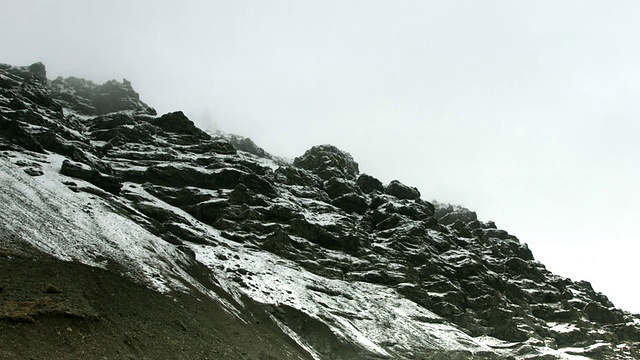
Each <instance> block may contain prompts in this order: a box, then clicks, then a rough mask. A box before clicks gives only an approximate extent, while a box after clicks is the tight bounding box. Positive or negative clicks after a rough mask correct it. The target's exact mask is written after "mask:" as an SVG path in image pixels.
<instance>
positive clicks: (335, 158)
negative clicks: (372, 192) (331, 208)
mask: <svg viewBox="0 0 640 360" xmlns="http://www.w3.org/2000/svg"><path fill="white" fill-rule="evenodd" d="M293 165H295V166H298V167H300V168H302V169H305V170H309V171H311V172H312V173H314V174H316V175H318V176H320V177H321V178H322V179H324V180H329V179H331V178H344V179H347V180H355V179H356V177H357V176H358V173H359V172H360V170H359V169H358V163H357V162H355V161H354V160H353V157H352V156H351V155H350V154H349V153H347V152H344V151H342V150H340V149H338V148H337V147H335V146H333V145H318V146H314V147H312V148H311V149H309V150H307V151H306V152H305V153H304V154H303V155H302V156H300V157H297V158H295V159H294V160H293Z"/></svg>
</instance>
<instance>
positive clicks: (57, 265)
mask: <svg viewBox="0 0 640 360" xmlns="http://www.w3.org/2000/svg"><path fill="white" fill-rule="evenodd" d="M0 240H2V239H0ZM2 242H3V241H0V358H1V359H21V360H22V359H265V360H266V359H274V360H275V359H278V360H279V359H300V358H302V359H307V358H310V356H309V355H308V354H307V353H305V352H304V350H302V349H301V348H299V347H298V346H297V345H296V344H295V343H293V342H292V341H291V339H290V338H288V337H286V335H284V334H283V333H282V332H281V331H280V330H279V328H278V327H277V326H276V325H275V324H274V323H273V322H272V321H271V320H270V318H269V317H268V316H267V315H266V313H265V312H264V310H262V307H261V306H260V305H259V304H246V305H248V306H246V308H245V309H243V310H242V311H241V312H242V315H241V317H242V318H243V319H244V320H240V317H238V316H237V315H233V314H230V313H229V312H228V311H226V310H225V309H223V307H222V306H221V305H219V304H218V303H217V302H216V301H214V300H211V299H209V298H207V297H205V296H203V295H201V294H199V293H197V292H192V293H190V294H186V293H178V292H174V293H171V294H160V293H158V292H155V291H152V290H150V289H148V288H146V287H144V286H143V285H140V284H137V283H134V282H132V281H131V280H129V279H127V278H125V277H122V276H120V275H117V274H115V273H113V272H110V271H107V270H103V269H98V268H93V267H90V266H87V265H83V264H81V263H77V262H66V261H60V260H57V259H54V258H52V257H50V256H48V255H43V254H39V253H36V252H35V251H33V250H29V249H26V251H16V249H15V247H14V248H13V249H12V250H11V251H8V250H3V248H5V249H6V247H5V246H2V245H3V244H2ZM4 245H7V243H4ZM23 250H25V249H23ZM217 291H218V292H221V290H220V289H217Z"/></svg>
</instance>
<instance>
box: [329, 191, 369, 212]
mask: <svg viewBox="0 0 640 360" xmlns="http://www.w3.org/2000/svg"><path fill="white" fill-rule="evenodd" d="M331 203H332V204H333V205H335V206H337V207H339V208H340V209H342V210H344V211H346V212H348V213H355V214H361V215H362V214H364V213H365V212H366V211H367V209H368V208H369V204H367V200H366V199H365V198H364V197H362V196H360V195H358V194H356V193H348V194H344V195H341V196H338V197H337V198H335V199H333V200H332V201H331Z"/></svg>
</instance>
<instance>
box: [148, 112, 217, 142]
mask: <svg viewBox="0 0 640 360" xmlns="http://www.w3.org/2000/svg"><path fill="white" fill-rule="evenodd" d="M149 122H151V123H152V124H153V125H155V126H157V127H159V128H161V129H162V130H164V131H168V132H173V133H178V134H185V135H195V136H197V137H198V138H200V139H204V140H209V139H211V136H210V135H209V134H207V133H205V132H204V131H202V130H200V129H198V128H197V127H196V125H195V124H194V123H193V121H191V120H189V118H188V117H187V116H186V115H185V114H184V113H183V112H182V111H176V112H172V113H167V114H164V115H162V116H160V117H159V118H156V119H149Z"/></svg>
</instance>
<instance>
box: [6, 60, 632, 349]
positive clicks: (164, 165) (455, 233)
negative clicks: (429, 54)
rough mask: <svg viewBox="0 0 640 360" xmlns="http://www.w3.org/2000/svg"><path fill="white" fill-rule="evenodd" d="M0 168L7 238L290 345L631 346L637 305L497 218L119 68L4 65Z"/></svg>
mask: <svg viewBox="0 0 640 360" xmlns="http://www.w3.org/2000/svg"><path fill="white" fill-rule="evenodd" d="M0 163H1V166H2V169H3V171H2V174H3V176H2V179H1V181H2V187H3V194H2V197H1V198H0V200H1V201H2V203H3V204H8V205H7V210H6V211H5V212H3V213H2V214H0V219H2V223H3V229H2V234H3V235H4V236H11V237H12V238H13V239H16V240H15V241H16V242H17V243H24V244H30V245H31V246H33V247H35V248H36V249H38V250H40V251H42V252H45V253H47V254H51V255H53V256H55V257H57V258H59V259H61V260H65V261H77V262H81V263H83V264H87V265H91V266H94V267H102V268H114V266H113V264H118V267H117V269H119V270H114V271H119V272H120V273H122V274H126V276H128V277H129V278H131V279H133V280H135V281H138V282H141V283H144V284H147V286H149V287H150V288H152V289H155V290H156V291H159V292H162V293H165V294H171V293H172V292H181V293H190V292H195V293H198V294H201V295H205V296H208V297H210V298H211V299H213V300H215V301H218V302H219V303H220V304H223V306H225V307H226V308H227V309H228V311H229V312H231V313H238V312H239V310H238V309H244V308H246V307H247V306H248V304H252V306H253V307H256V308H259V309H260V310H259V311H262V312H264V313H265V314H267V315H265V316H266V317H267V318H268V319H269V321H271V322H273V323H274V324H276V325H277V327H278V328H279V329H281V331H282V332H283V334H286V336H288V337H289V338H290V339H293V340H294V341H295V342H296V344H298V345H299V347H300V348H302V349H304V351H303V353H302V355H299V356H300V357H311V358H319V359H325V358H327V359H358V358H360V359H372V358H380V359H383V358H393V359H396V358H399V359H403V358H404V359H415V358H424V359H431V358H438V359H443V358H444V359H467V358H482V359H485V358H486V359H491V358H519V359H520V358H523V359H527V358H528V359H556V358H593V359H621V358H629V359H632V358H638V357H640V352H639V350H638V344H639V343H640V318H639V317H638V316H636V315H633V314H630V313H628V312H625V311H622V310H620V309H617V308H615V307H614V305H613V304H612V303H611V302H610V301H609V300H608V299H607V297H606V296H605V295H603V294H601V293H598V292H596V291H594V289H593V288H592V287H591V285H590V284H589V283H588V282H584V281H572V280H570V279H566V278H562V277H560V276H557V275H555V274H552V273H551V272H549V271H548V270H547V269H546V268H545V267H544V265H543V264H541V263H539V262H538V261H536V260H535V258H534V256H533V254H532V252H531V251H530V249H529V248H528V247H527V245H526V244H523V243H521V242H520V241H519V240H518V238H517V237H515V236H513V235H511V234H509V233H508V232H507V231H505V230H502V229H499V228H497V226H496V225H495V224H494V223H493V222H483V221H480V220H479V219H478V217H477V215H476V214H475V213H474V212H472V211H470V210H468V209H465V208H463V207H460V206H453V205H448V204H440V203H437V202H428V201H425V200H423V199H422V194H421V193H420V192H419V190H418V189H416V188H415V187H411V186H408V185H405V184H403V183H402V182H400V181H397V180H396V181H392V182H391V183H389V184H386V185H385V184H382V183H381V182H380V181H379V180H378V179H376V178H375V177H373V176H371V175H367V174H361V173H360V172H359V168H358V164H357V162H356V161H355V160H354V159H353V158H352V157H351V155H349V154H348V153H346V152H344V151H342V150H340V149H338V148H336V147H334V146H331V145H320V146H315V147H312V148H311V149H309V150H308V151H307V152H305V153H304V154H302V155H301V156H300V157H298V158H296V159H295V160H294V161H293V162H292V163H287V162H285V161H282V160H279V159H277V158H275V157H273V156H271V155H269V154H267V153H266V152H265V151H264V150H263V149H261V148H259V147H258V146H257V145H256V144H254V143H253V142H252V141H250V140H249V139H245V138H241V137H237V136H232V135H224V134H207V133H205V132H203V131H201V130H200V129H198V128H197V127H196V126H195V125H194V124H193V122H191V121H190V120H189V119H188V118H187V117H186V116H185V115H184V114H183V113H181V112H173V113H169V114H165V115H162V116H157V114H156V113H155V110H153V109H152V108H151V107H149V106H148V105H146V104H144V103H143V102H142V101H140V99H139V95H138V94H137V93H136V92H135V91H134V90H133V88H132V87H131V84H130V83H129V82H127V81H126V80H125V81H123V82H122V83H120V82H117V81H115V80H113V81H109V82H107V83H105V84H103V85H96V84H94V83H92V82H90V81H86V80H82V79H77V78H67V79H63V78H58V79H55V80H53V81H48V80H47V78H46V71H45V68H44V65H42V64H40V63H37V64H34V65H31V66H30V67H12V66H9V65H0ZM87 206H88V207H87ZM83 207H84V209H90V210H87V211H79V210H78V209H80V208H83ZM26 209H30V210H29V211H27V210H26ZM42 209H44V210H42ZM43 223H44V224H48V226H45V227H43V226H42V225H41V224H43ZM39 224H40V225H39ZM63 224H66V225H64V226H63ZM142 239H143V240H142ZM12 243H13V242H5V244H4V245H3V246H5V247H9V246H12V245H11V244H12ZM194 266H199V267H202V268H204V269H206V270H203V273H201V274H199V275H198V276H195V275H194V274H193V272H192V271H191V270H190V269H191V268H193V267H194ZM202 277H205V278H206V279H207V281H203V280H201V279H202ZM212 284H214V285H212ZM0 285H1V284H0ZM213 287H215V288H216V291H213ZM221 293H222V294H226V295H225V296H226V297H225V296H221V295H220V294H221ZM0 294H1V293H0ZM256 311H258V310H256ZM1 318H2V313H0V319H1ZM283 346H284V345H283ZM292 353H293V351H292ZM293 358H295V356H293Z"/></svg>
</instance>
